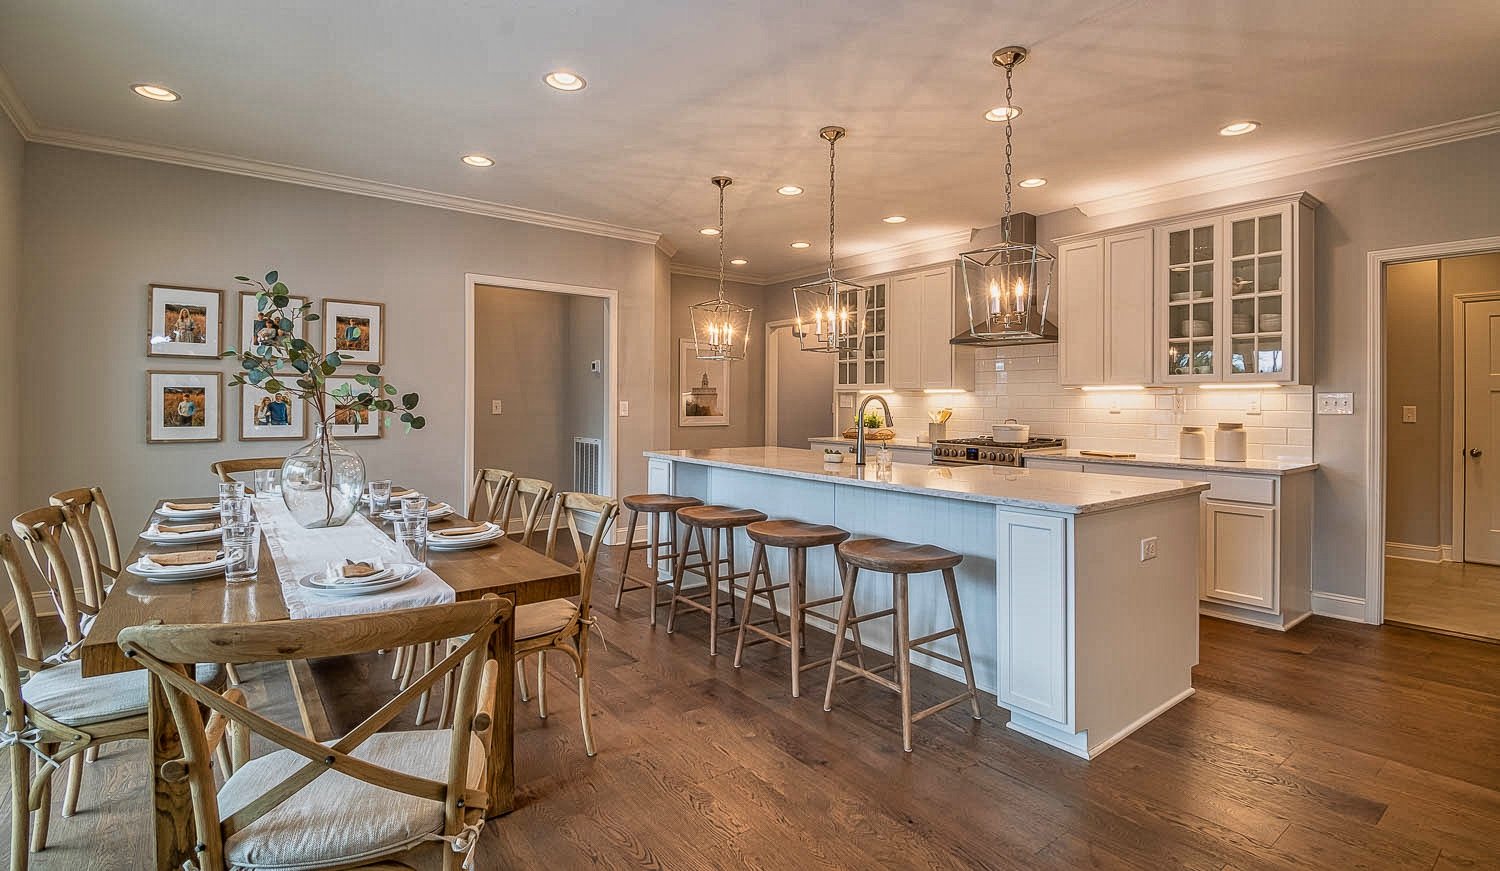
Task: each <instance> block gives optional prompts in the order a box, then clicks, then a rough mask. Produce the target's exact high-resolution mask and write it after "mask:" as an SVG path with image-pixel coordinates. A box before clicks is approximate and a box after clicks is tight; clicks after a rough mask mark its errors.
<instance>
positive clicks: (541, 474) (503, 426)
mask: <svg viewBox="0 0 1500 871" xmlns="http://www.w3.org/2000/svg"><path fill="white" fill-rule="evenodd" d="M567 320H568V297H566V296H563V295H562V294H556V293H546V292H543V291H539V290H515V289H512V288H500V287H490V286H487V285H481V286H479V287H476V288H475V289H474V332H475V335H476V336H478V337H480V338H479V339H478V340H477V341H476V342H475V347H474V465H475V466H476V467H479V468H500V469H509V470H511V471H513V472H515V473H516V474H519V475H526V476H527V477H532V478H542V479H544V480H547V481H552V482H553V483H554V484H555V483H558V482H560V481H563V480H564V479H563V478H562V477H561V475H563V474H569V464H570V461H571V457H570V456H569V452H568V450H567V449H566V448H565V447H564V446H563V444H564V440H565V439H566V438H567V421H566V418H567V396H568V391H567V387H568V384H567V373H566V367H565V364H564V360H563V356H564V355H563V353H562V349H563V348H564V347H565V343H566V341H567V335H568V332H567ZM496 399H498V400H500V401H501V403H502V405H501V410H502V413H501V414H499V415H496V414H492V413H491V411H490V404H491V402H492V401H493V400H496ZM569 477H571V474H569Z"/></svg>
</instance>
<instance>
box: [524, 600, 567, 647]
mask: <svg viewBox="0 0 1500 871" xmlns="http://www.w3.org/2000/svg"><path fill="white" fill-rule="evenodd" d="M577 617H578V606H577V605H575V604H573V603H572V602H569V601H568V600H567V599H549V600H547V601H545V602H536V603H534V604H530V605H521V606H519V607H518V608H516V640H517V641H522V640H525V639H527V638H540V637H541V636H543V635H551V634H553V633H554V632H559V631H561V630H562V629H563V628H564V627H566V626H567V625H568V624H569V623H571V622H573V620H574V619H576V618H577Z"/></svg>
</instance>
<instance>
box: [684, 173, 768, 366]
mask: <svg viewBox="0 0 1500 871" xmlns="http://www.w3.org/2000/svg"><path fill="white" fill-rule="evenodd" d="M709 181H710V182H711V183H712V184H713V186H714V187H716V188H718V189H719V224H718V227H719V232H718V237H719V293H718V296H716V297H715V298H713V299H710V300H706V301H704V302H700V303H697V304H695V305H691V306H689V307H688V313H689V315H690V316H691V317H692V322H693V346H694V350H693V356H694V357H696V358H697V359H699V360H743V359H745V355H746V354H748V353H749V345H750V321H751V317H752V315H753V314H754V312H755V309H753V308H751V307H750V306H747V305H740V304H739V303H736V302H730V301H729V300H728V299H726V298H725V296H724V236H725V233H724V189H725V188H727V187H729V186H730V185H732V184H734V179H732V178H730V177H729V176H727V175H716V176H714V177H713V178H711V179H709Z"/></svg>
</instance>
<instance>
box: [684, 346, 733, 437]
mask: <svg viewBox="0 0 1500 871" xmlns="http://www.w3.org/2000/svg"><path fill="white" fill-rule="evenodd" d="M677 344H678V348H679V356H680V357H681V362H680V363H679V364H678V368H677V374H678V382H677V384H678V389H679V390H680V391H681V393H680V394H679V396H678V400H677V424H678V426H729V361H728V360H699V359H698V358H697V357H696V356H695V353H696V351H697V348H698V343H697V342H694V341H693V340H692V339H678V340H677Z"/></svg>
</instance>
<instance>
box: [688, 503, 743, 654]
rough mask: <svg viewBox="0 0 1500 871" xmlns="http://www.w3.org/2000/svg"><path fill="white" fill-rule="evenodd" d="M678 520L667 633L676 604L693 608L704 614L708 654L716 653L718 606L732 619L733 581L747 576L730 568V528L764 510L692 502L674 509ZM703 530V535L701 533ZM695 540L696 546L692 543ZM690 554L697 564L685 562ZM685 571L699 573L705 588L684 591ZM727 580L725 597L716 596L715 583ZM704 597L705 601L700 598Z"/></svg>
mask: <svg viewBox="0 0 1500 871" xmlns="http://www.w3.org/2000/svg"><path fill="white" fill-rule="evenodd" d="M677 519H678V521H679V522H681V523H682V525H683V527H684V529H683V537H682V545H681V546H680V547H678V549H677V560H676V562H675V564H674V565H673V568H672V603H671V609H670V610H669V611H668V612H667V634H668V635H670V634H672V633H673V632H674V631H676V629H677V613H678V606H685V607H688V608H693V609H696V610H698V611H703V612H704V613H706V614H708V653H709V655H710V656H718V655H719V608H720V607H721V606H723V605H728V606H729V618H730V619H731V620H733V619H734V596H735V590H736V586H735V581H738V580H740V579H741V578H747V577H749V576H750V572H749V571H748V570H746V571H743V572H737V571H735V570H734V531H735V530H736V529H739V528H741V527H744V526H749V525H750V524H752V523H757V522H759V521H762V520H765V519H766V514H765V512H764V511H756V510H755V509H754V508H731V507H729V506H727V505H694V506H692V507H689V508H682V509H679V510H678V511H677ZM705 530H706V531H707V534H706V535H705ZM694 538H696V539H697V542H698V543H697V545H696V547H695V546H694V545H693V544H692V541H693V539H694ZM693 556H697V557H698V562H697V563H691V562H689V560H690V558H691V557H693ZM688 572H692V573H694V574H697V575H700V576H701V577H702V578H703V580H704V585H705V587H706V589H700V588H695V589H699V591H698V592H693V593H688V592H685V591H684V590H683V586H682V582H683V579H684V578H685V577H686V576H687V573H688ZM720 581H728V582H729V598H727V599H722V600H721V599H720V597H719V582H720ZM703 600H706V601H703Z"/></svg>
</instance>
